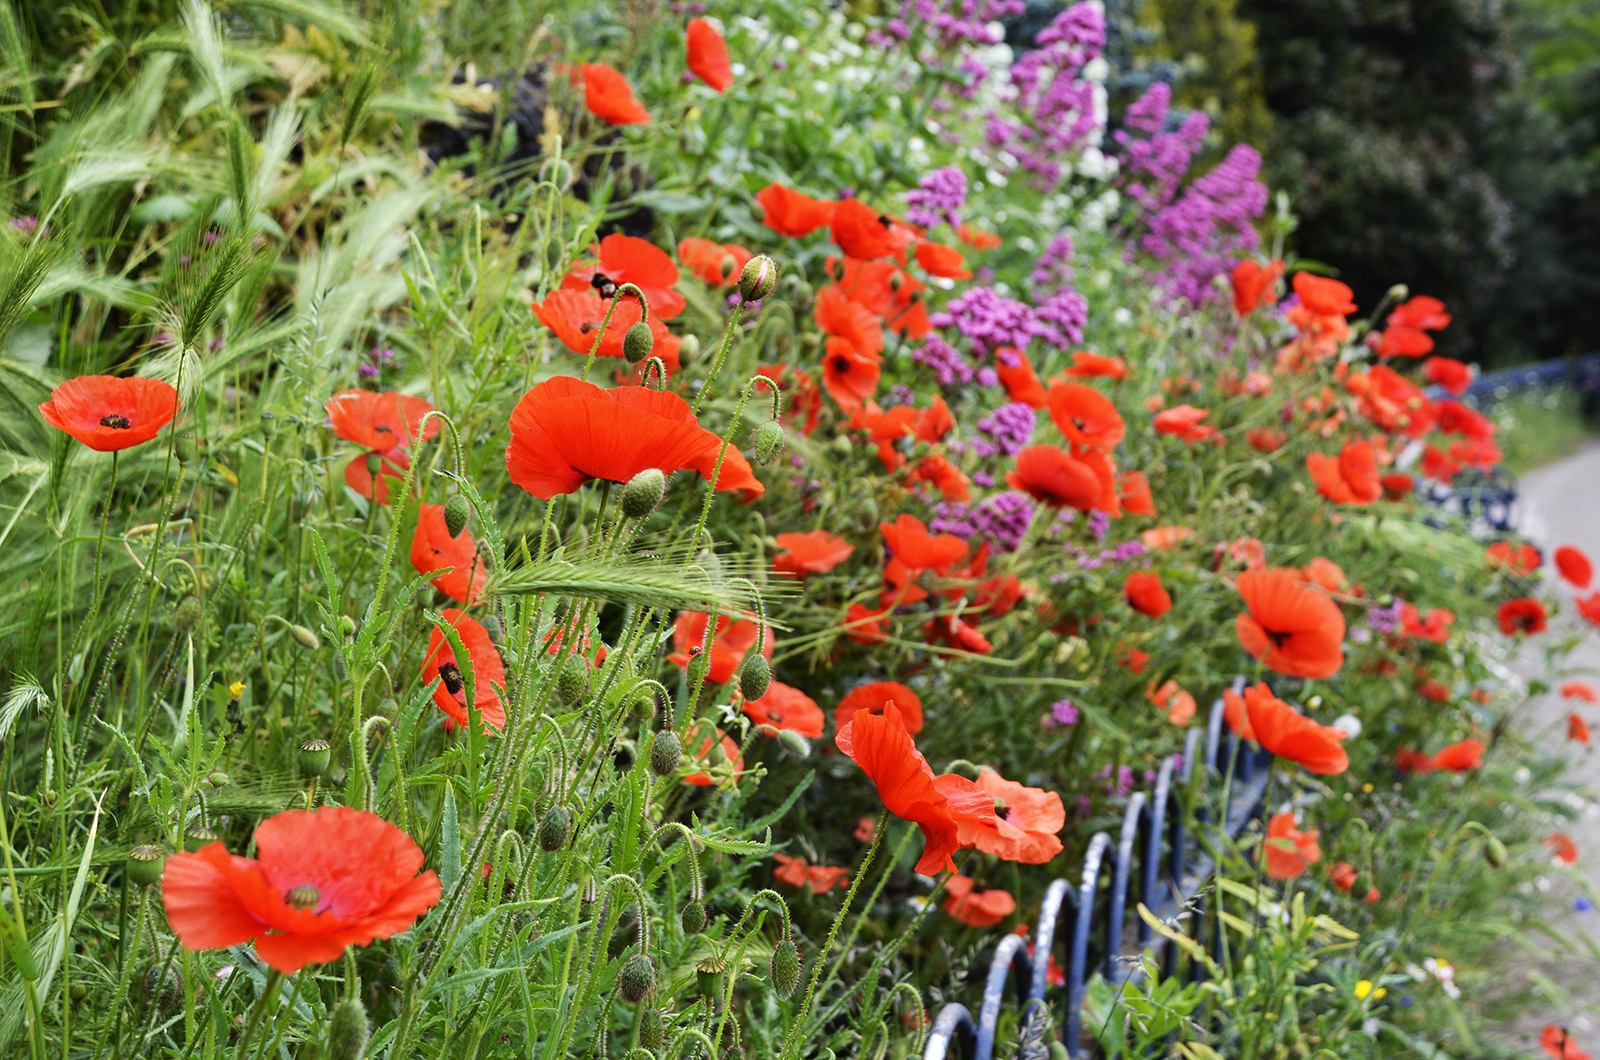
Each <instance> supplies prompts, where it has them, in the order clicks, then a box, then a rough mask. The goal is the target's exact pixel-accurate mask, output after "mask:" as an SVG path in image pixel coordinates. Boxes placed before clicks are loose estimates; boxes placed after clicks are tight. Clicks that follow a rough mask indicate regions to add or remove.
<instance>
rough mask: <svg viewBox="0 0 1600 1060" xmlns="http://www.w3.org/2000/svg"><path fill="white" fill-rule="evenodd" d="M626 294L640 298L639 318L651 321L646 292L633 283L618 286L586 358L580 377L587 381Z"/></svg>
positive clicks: (643, 320)
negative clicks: (618, 305) (613, 315)
mask: <svg viewBox="0 0 1600 1060" xmlns="http://www.w3.org/2000/svg"><path fill="white" fill-rule="evenodd" d="M625 294H631V295H633V296H634V297H635V298H637V299H638V300H639V319H640V320H641V321H642V322H643V323H645V324H649V323H650V303H649V302H648V301H646V300H645V297H644V292H643V291H641V290H639V288H637V287H635V286H634V285H633V284H631V283H625V284H623V285H622V286H621V287H618V288H617V293H616V294H614V295H612V296H611V304H610V305H608V306H606V315H605V316H604V317H602V318H601V320H600V327H599V329H598V330H597V331H596V332H595V333H594V345H592V346H590V347H589V356H588V357H586V358H585V359H584V362H583V375H582V376H580V378H581V379H582V380H583V381H584V382H585V383H587V382H588V381H589V369H590V368H591V367H593V365H594V359H595V357H597V356H599V354H600V343H601V341H602V340H603V339H604V338H605V337H606V329H607V328H609V327H610V326H611V315H612V314H613V313H615V312H616V311H617V303H618V302H620V301H622V296H623V295H625Z"/></svg>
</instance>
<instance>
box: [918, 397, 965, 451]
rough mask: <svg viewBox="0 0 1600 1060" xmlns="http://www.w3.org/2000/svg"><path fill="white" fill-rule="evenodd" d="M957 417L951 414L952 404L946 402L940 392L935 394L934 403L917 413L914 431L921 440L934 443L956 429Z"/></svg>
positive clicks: (930, 443)
mask: <svg viewBox="0 0 1600 1060" xmlns="http://www.w3.org/2000/svg"><path fill="white" fill-rule="evenodd" d="M955 426H956V418H955V417H954V416H952V415H950V406H949V405H946V404H945V403H944V398H943V397H941V396H940V395H938V394H935V395H933V403H932V404H930V405H929V406H928V407H927V408H925V409H923V410H922V411H921V412H919V413H917V422H916V424H915V425H914V426H913V427H912V433H913V434H915V435H916V437H917V439H918V440H919V441H923V442H927V443H928V444H929V445H934V444H936V443H938V442H941V441H943V440H944V436H945V435H947V434H949V433H950V432H951V431H952V430H954V429H955Z"/></svg>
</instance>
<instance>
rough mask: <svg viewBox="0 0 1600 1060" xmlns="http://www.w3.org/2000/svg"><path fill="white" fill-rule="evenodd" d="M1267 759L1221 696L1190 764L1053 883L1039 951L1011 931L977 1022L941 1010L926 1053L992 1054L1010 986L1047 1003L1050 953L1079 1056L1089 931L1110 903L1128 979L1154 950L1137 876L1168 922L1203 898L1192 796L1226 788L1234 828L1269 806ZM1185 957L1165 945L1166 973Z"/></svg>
mask: <svg viewBox="0 0 1600 1060" xmlns="http://www.w3.org/2000/svg"><path fill="white" fill-rule="evenodd" d="M1243 684H1244V680H1243V678H1239V679H1238V680H1236V682H1235V688H1236V690H1237V689H1238V688H1240V687H1242V686H1243ZM1202 743H1203V746H1202ZM1270 758H1271V755H1270V754H1268V753H1266V752H1265V751H1261V750H1260V749H1258V748H1256V747H1255V745H1254V744H1252V743H1248V742H1239V741H1237V739H1236V738H1235V737H1234V736H1233V734H1232V733H1230V732H1227V731H1226V728H1225V726H1224V724H1223V703H1222V700H1221V699H1220V698H1219V699H1217V700H1216V701H1215V702H1214V703H1213V704H1212V705H1211V713H1210V715H1209V717H1208V719H1207V725H1206V727H1205V729H1204V730H1203V731H1202V730H1201V729H1199V728H1198V727H1196V728H1191V729H1190V730H1189V735H1188V739H1187V741H1186V743H1185V745H1184V753H1183V760H1182V766H1181V767H1179V766H1177V764H1176V763H1175V762H1173V761H1172V760H1171V759H1168V760H1167V761H1166V762H1165V763H1163V764H1162V766H1161V770H1160V772H1158V773H1157V774H1156V780H1155V784H1154V785H1153V786H1152V787H1151V789H1150V790H1149V791H1148V792H1142V791H1141V792H1136V793H1135V794H1134V795H1133V797H1132V798H1130V799H1129V800H1128V805H1127V807H1126V809H1125V810H1124V811H1123V816H1122V827H1121V829H1120V830H1119V831H1118V833H1117V834H1116V836H1115V837H1113V836H1112V834H1111V833H1110V832H1096V833H1095V834H1094V836H1092V837H1091V838H1090V840H1089V846H1088V849H1087V850H1086V851H1085V852H1084V856H1083V866H1082V871H1081V872H1080V873H1079V874H1078V878H1077V879H1075V880H1073V879H1066V878H1061V879H1056V880H1054V881H1052V882H1051V884H1050V886H1049V887H1048V888H1047V889H1046V891H1045V896H1044V901H1043V903H1042V905H1041V907H1040V910H1039V917H1038V924H1037V926H1036V929H1035V931H1034V934H1033V939H1032V947H1033V952H1032V956H1031V957H1030V956H1029V952H1028V948H1029V939H1028V938H1027V937H1026V936H1023V935H1015V934H1013V935H1006V936H1004V937H1003V938H1001V939H1000V941H999V944H998V945H997V946H996V947H995V952H994V957H993V958H992V959H991V960H990V962H989V975H988V978H987V979H986V980H985V982H984V987H983V1001H982V1003H981V1004H980V1005H979V1007H978V1014H977V1016H976V1018H974V1016H973V1014H972V1012H971V1010H969V1009H968V1008H967V1007H966V1006H965V1005H962V1004H960V1003H956V1002H952V1003H950V1004H947V1005H945V1006H944V1007H943V1008H941V1009H940V1010H939V1014H938V1016H937V1017H935V1019H934V1021H933V1027H932V1029H931V1030H930V1032H929V1035H928V1041H927V1045H926V1046H925V1047H924V1050H923V1060H946V1058H947V1057H948V1056H949V1053H950V1046H951V1043H952V1042H955V1043H957V1045H958V1046H959V1049H960V1053H961V1055H962V1056H963V1057H965V1060H993V1055H994V1038H995V1030H996V1028H997V1027H998V1025H999V1021H1000V1010H1001V1008H1002V1006H1003V1004H1004V1001H1005V994H1006V991H1007V986H1008V983H1009V984H1010V986H1011V989H1012V990H1013V991H1014V992H1015V994H1016V999H1017V1003H1018V1005H1019V1006H1021V1007H1022V1008H1023V1009H1024V1011H1026V1010H1028V1009H1030V1008H1031V1007H1033V1006H1036V1005H1045V1004H1049V1002H1050V999H1048V998H1047V997H1046V992H1047V990H1049V988H1050V987H1049V971H1050V959H1051V957H1053V956H1055V957H1062V956H1064V958H1065V959H1064V960H1063V961H1062V967H1063V968H1064V969H1065V974H1066V984H1065V986H1064V987H1063V988H1062V989H1061V990H1060V991H1058V992H1056V996H1057V999H1058V1000H1059V1002H1060V1003H1061V1005H1062V1008H1061V1009H1060V1010H1058V1011H1059V1013H1060V1018H1059V1019H1057V1020H1056V1021H1055V1022H1056V1025H1057V1026H1058V1027H1060V1028H1061V1039H1062V1043H1063V1044H1064V1045H1065V1046H1066V1049H1067V1054H1068V1056H1070V1057H1073V1058H1076V1057H1077V1056H1078V1055H1079V1052H1080V1050H1079V1039H1080V1037H1081V1033H1082V1012H1083V992H1084V987H1085V982H1086V980H1087V979H1088V978H1089V975H1090V968H1089V947H1090V937H1091V935H1093V934H1094V929H1095V914H1096V912H1097V910H1100V909H1102V907H1103V927H1104V931H1105V938H1104V943H1103V950H1104V957H1103V958H1102V960H1101V962H1100V970H1101V973H1102V974H1103V975H1104V976H1105V977H1106V979H1108V980H1110V981H1111V982H1120V981H1122V980H1125V979H1127V978H1129V977H1130V976H1131V975H1133V974H1137V973H1136V972H1135V971H1134V970H1132V969H1130V968H1129V967H1128V965H1131V964H1132V962H1125V961H1123V960H1122V958H1123V957H1124V955H1133V954H1137V953H1139V952H1141V951H1143V950H1145V949H1151V948H1154V947H1153V945H1152V935H1153V932H1152V931H1151V930H1150V926H1149V925H1148V924H1146V923H1145V922H1144V920H1143V919H1142V918H1140V917H1138V916H1136V915H1130V914H1129V912H1128V909H1129V887H1130V884H1132V883H1134V882H1135V881H1137V885H1138V896H1137V900H1136V903H1137V902H1143V903H1144V905H1146V906H1147V907H1149V909H1150V910H1151V912H1153V913H1154V914H1155V915H1156V916H1157V917H1160V918H1166V917H1168V916H1172V915H1175V914H1176V913H1177V912H1178V910H1179V909H1180V908H1181V907H1182V906H1183V905H1184V903H1185V902H1191V901H1194V900H1195V898H1196V895H1197V894H1198V892H1199V891H1200V889H1201V887H1202V886H1203V885H1204V883H1205V881H1206V880H1207V878H1209V877H1210V875H1211V872H1212V867H1213V866H1212V862H1211V858H1210V856H1209V855H1208V854H1206V853H1204V852H1203V851H1200V850H1198V849H1191V844H1190V841H1189V836H1188V832H1187V829H1186V828H1185V826H1184V812H1183V806H1182V805H1181V799H1182V798H1183V793H1184V792H1189V791H1193V792H1196V793H1202V794H1203V786H1204V785H1205V784H1206V783H1208V782H1209V783H1211V784H1220V785H1221V789H1222V798H1220V799H1219V800H1218V802H1219V803H1225V804H1226V813H1225V819H1224V820H1223V821H1222V822H1220V825H1221V828H1222V829H1223V830H1224V831H1225V832H1226V833H1227V834H1228V836H1229V837H1233V836H1236V835H1238V834H1239V832H1240V831H1241V830H1242V829H1243V828H1244V826H1245V824H1246V823H1247V822H1248V821H1249V820H1250V819H1251V818H1252V817H1253V816H1255V815H1256V814H1257V812H1258V811H1259V809H1260V807H1261V803H1262V800H1263V798H1264V797H1265V795H1266V783H1267V770H1266V768H1265V765H1266V763H1267V761H1268V760H1269V759H1270ZM1197 762H1198V763H1200V764H1201V765H1202V766H1203V768H1204V772H1202V773H1201V774H1200V775H1199V776H1198V777H1196V776H1195V772H1194V770H1195V765H1196V763H1197ZM1211 801H1212V800H1210V799H1207V798H1204V797H1201V798H1199V799H1198V800H1197V809H1196V817H1197V819H1198V820H1199V821H1200V822H1201V823H1202V824H1206V825H1210V824H1212V822H1211V820H1210V814H1209V812H1208V811H1207V810H1206V809H1205V807H1206V806H1208V805H1210V803H1211ZM1108 858H1109V862H1108ZM1136 867H1137V872H1136V871H1135V869H1136ZM1136 903H1135V904H1136ZM1130 921H1131V923H1130ZM1130 928H1131V931H1130ZM1153 942H1154V945H1155V946H1161V945H1164V944H1165V940H1163V939H1154V940H1153ZM1176 956H1177V952H1176V948H1174V947H1167V952H1166V966H1167V968H1168V971H1169V972H1170V971H1173V970H1175V968H1176Z"/></svg>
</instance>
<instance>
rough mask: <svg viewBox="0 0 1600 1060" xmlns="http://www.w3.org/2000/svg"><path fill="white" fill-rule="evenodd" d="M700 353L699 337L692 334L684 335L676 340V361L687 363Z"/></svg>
mask: <svg viewBox="0 0 1600 1060" xmlns="http://www.w3.org/2000/svg"><path fill="white" fill-rule="evenodd" d="M699 355H700V339H699V338H698V337H697V336H694V335H685V336H684V337H683V338H681V339H679V340H678V363H679V364H688V363H689V362H690V361H692V360H694V359H695V358H696V357H698V356H699Z"/></svg>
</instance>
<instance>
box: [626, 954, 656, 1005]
mask: <svg viewBox="0 0 1600 1060" xmlns="http://www.w3.org/2000/svg"><path fill="white" fill-rule="evenodd" d="M655 985H656V966H655V965H653V964H651V963H650V958H649V957H646V956H645V955H644V954H642V953H635V954H634V955H633V956H632V957H629V958H628V959H627V961H625V962H624V963H623V965H622V972H621V973H620V974H619V975H618V976H617V988H618V990H619V991H620V992H621V994H622V999H623V1000H624V1001H626V1002H627V1003H628V1004H630V1005H637V1004H638V1003H639V1002H641V1001H643V1000H644V997H645V995H646V994H648V993H649V992H650V988H651V987H652V986H655Z"/></svg>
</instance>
